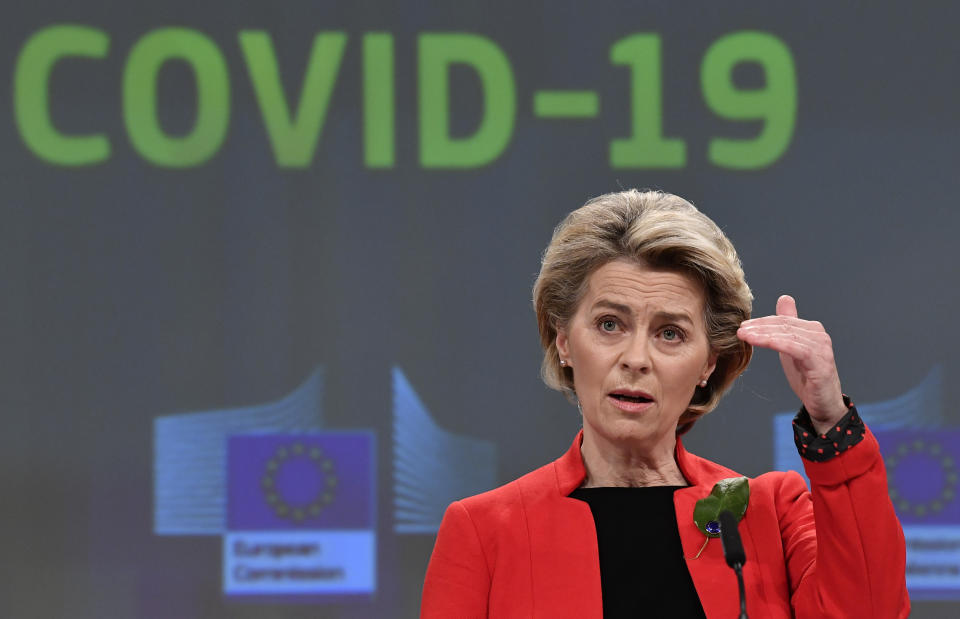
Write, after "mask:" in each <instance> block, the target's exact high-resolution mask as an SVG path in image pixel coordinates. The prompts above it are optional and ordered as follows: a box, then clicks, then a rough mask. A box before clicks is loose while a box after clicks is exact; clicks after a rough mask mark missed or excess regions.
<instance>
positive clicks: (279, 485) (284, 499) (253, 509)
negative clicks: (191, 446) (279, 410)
mask: <svg viewBox="0 0 960 619" xmlns="http://www.w3.org/2000/svg"><path fill="white" fill-rule="evenodd" d="M372 442H373V441H372V435H370V434H368V433H337V432H328V433H322V434H270V435H247V436H232V437H230V438H229V443H228V447H227V459H228V471H229V473H228V475H229V481H228V490H227V493H228V510H227V528H228V529H229V530H232V531H238V530H248V531H250V530H256V531H267V530H320V529H372V528H373V527H374V495H373V490H374V489H373V449H372Z"/></svg>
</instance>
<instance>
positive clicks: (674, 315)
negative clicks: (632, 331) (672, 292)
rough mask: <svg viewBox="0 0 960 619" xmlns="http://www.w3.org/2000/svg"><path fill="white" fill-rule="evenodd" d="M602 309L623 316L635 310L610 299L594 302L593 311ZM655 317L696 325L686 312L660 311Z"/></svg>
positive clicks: (655, 313) (654, 314)
mask: <svg viewBox="0 0 960 619" xmlns="http://www.w3.org/2000/svg"><path fill="white" fill-rule="evenodd" d="M601 307H604V308H607V309H611V310H613V311H615V312H620V313H621V314H627V315H632V314H633V310H632V309H630V306H628V305H624V304H622V303H617V302H616V301H611V300H609V299H598V300H597V301H596V302H594V304H593V309H598V308H601ZM653 317H654V318H656V319H658V320H664V321H667V322H685V323H687V324H691V325H692V324H694V322H693V319H692V318H691V317H690V315H689V314H688V313H686V312H670V311H667V310H659V311H656V312H654V313H653Z"/></svg>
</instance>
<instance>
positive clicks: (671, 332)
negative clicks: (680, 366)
mask: <svg viewBox="0 0 960 619" xmlns="http://www.w3.org/2000/svg"><path fill="white" fill-rule="evenodd" d="M662 334H663V339H665V340H667V341H668V342H673V341H676V340H679V339H681V338H682V337H683V336H682V334H681V333H680V330H679V329H670V328H667V329H664V330H663V332H662Z"/></svg>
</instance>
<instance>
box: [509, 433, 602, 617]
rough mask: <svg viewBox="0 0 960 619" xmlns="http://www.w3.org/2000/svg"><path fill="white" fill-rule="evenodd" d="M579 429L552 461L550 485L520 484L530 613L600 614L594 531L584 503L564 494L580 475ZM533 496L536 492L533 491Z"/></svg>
mask: <svg viewBox="0 0 960 619" xmlns="http://www.w3.org/2000/svg"><path fill="white" fill-rule="evenodd" d="M581 439H582V432H581V433H580V434H578V435H577V438H576V439H574V441H573V445H571V446H570V449H569V450H568V451H567V453H566V454H564V455H563V456H562V457H561V458H560V459H559V460H556V461H554V463H553V467H552V468H553V473H554V475H552V476H551V477H553V479H551V480H549V485H550V486H551V487H550V488H548V489H547V493H546V494H545V495H544V494H543V490H544V489H543V488H542V487H540V488H534V487H530V488H525V489H523V494H524V497H523V500H524V504H525V507H526V509H525V511H526V514H527V527H528V531H529V534H530V553H531V557H530V559H531V572H532V573H531V581H532V587H533V608H534V616H535V617H538V618H540V617H542V618H544V619H547V618H549V619H557V618H562V617H563V618H565V617H570V618H574V617H575V618H576V619H602V617H603V599H602V595H601V588H600V559H599V554H598V551H597V530H596V527H595V525H594V522H593V514H592V513H591V512H590V506H589V505H587V504H586V503H584V502H583V501H578V500H577V499H571V498H570V497H569V496H568V495H569V494H570V493H571V492H573V490H574V489H575V488H577V487H578V486H579V485H580V484H581V483H582V482H583V478H584V476H585V475H586V471H585V470H584V468H583V459H582V458H581V457H580V441H581ZM538 495H539V496H538Z"/></svg>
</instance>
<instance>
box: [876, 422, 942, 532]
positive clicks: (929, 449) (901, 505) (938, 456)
mask: <svg viewBox="0 0 960 619" xmlns="http://www.w3.org/2000/svg"><path fill="white" fill-rule="evenodd" d="M912 453H915V454H925V455H927V456H930V457H932V458H933V459H934V460H936V461H937V462H938V463H939V464H940V468H941V469H942V470H943V475H944V478H945V480H946V483H945V484H944V485H943V488H942V489H941V490H940V495H939V496H937V498H935V499H933V500H930V501H926V502H923V503H911V502H910V501H908V500H907V499H905V498H903V497H902V496H901V495H900V492H899V491H898V490H897V489H896V488H894V487H893V485H892V483H891V484H890V486H889V489H890V499H891V500H892V501H893V502H894V504H895V505H896V506H897V509H898V510H899V511H900V512H901V513H903V514H912V515H914V516H921V517H922V516H930V515H934V514H937V513H939V512H941V511H942V510H943V508H944V507H945V506H946V505H947V504H948V503H950V502H951V501H953V499H954V498H955V497H956V488H957V481H958V479H960V477H958V474H957V465H956V463H955V462H954V461H953V458H951V457H950V456H949V455H948V454H945V453H943V447H941V446H940V445H939V444H937V443H926V442H924V441H922V440H915V441H913V442H912V443H903V444H902V445H900V446H899V447H897V451H896V453H894V454H893V455H890V456H887V457H886V458H884V462H885V463H886V465H887V469H889V471H888V475H887V478H888V479H891V480H892V479H893V474H892V473H893V470H894V469H895V468H896V467H897V465H898V464H899V463H900V461H901V460H903V459H904V458H906V457H907V456H909V455H910V454H912Z"/></svg>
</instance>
